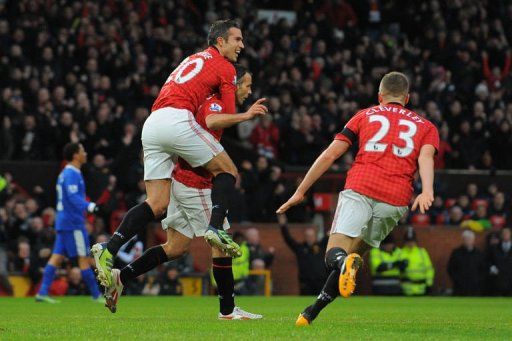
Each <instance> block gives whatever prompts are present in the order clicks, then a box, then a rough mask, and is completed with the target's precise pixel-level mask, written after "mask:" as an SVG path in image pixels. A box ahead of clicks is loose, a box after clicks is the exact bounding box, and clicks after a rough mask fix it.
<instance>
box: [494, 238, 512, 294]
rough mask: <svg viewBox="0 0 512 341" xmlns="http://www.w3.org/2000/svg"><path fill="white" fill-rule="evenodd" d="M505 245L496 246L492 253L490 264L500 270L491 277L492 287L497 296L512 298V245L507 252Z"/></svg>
mask: <svg viewBox="0 0 512 341" xmlns="http://www.w3.org/2000/svg"><path fill="white" fill-rule="evenodd" d="M504 244H505V243H503V242H502V243H500V244H498V245H496V246H494V247H493V248H492V249H491V252H490V264H491V266H492V265H494V266H496V268H497V269H498V273H497V274H496V275H494V276H491V282H492V283H491V286H492V289H493V291H494V293H495V294H497V295H500V296H501V295H503V296H512V245H511V246H509V247H508V250H506V247H505V245H504Z"/></svg>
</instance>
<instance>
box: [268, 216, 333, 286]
mask: <svg viewBox="0 0 512 341" xmlns="http://www.w3.org/2000/svg"><path fill="white" fill-rule="evenodd" d="M277 221H278V223H279V226H280V228H281V234H282V236H283V239H284V241H285V243H286V245H288V247H289V248H290V249H291V250H292V252H293V253H294V254H295V257H296V258H297V265H298V275H299V290H300V295H306V296H310V295H318V293H320V291H321V290H322V286H323V284H324V283H325V280H326V279H327V273H326V271H325V266H324V257H325V249H326V247H327V240H328V237H327V236H324V238H322V239H321V240H318V239H317V234H316V231H315V230H314V229H313V228H308V229H306V230H304V241H303V242H299V241H297V240H296V239H294V238H293V237H292V236H291V234H290V231H289V228H288V219H287V218H286V215H285V214H279V215H277Z"/></svg>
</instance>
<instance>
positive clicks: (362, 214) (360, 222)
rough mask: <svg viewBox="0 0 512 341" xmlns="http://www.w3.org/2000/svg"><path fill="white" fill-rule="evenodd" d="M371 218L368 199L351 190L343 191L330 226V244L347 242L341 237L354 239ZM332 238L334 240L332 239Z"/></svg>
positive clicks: (359, 234)
mask: <svg viewBox="0 0 512 341" xmlns="http://www.w3.org/2000/svg"><path fill="white" fill-rule="evenodd" d="M371 217H372V207H371V203H370V202H369V200H368V198H367V197H365V196H364V195H361V194H359V193H357V192H354V191H352V190H344V191H342V192H341V193H340V195H339V198H338V206H337V208H336V213H335V214H334V218H333V221H332V226H331V238H329V239H330V240H331V239H332V243H334V242H337V243H338V242H342V241H345V240H348V239H347V238H343V237H341V236H336V235H337V234H341V235H343V236H346V237H350V238H356V237H359V236H361V234H362V231H363V229H364V228H365V227H366V225H367V224H368V221H369V220H370V219H371ZM332 237H334V238H332Z"/></svg>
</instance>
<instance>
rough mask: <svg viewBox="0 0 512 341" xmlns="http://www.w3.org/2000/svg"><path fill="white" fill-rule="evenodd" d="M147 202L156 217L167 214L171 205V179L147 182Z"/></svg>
mask: <svg viewBox="0 0 512 341" xmlns="http://www.w3.org/2000/svg"><path fill="white" fill-rule="evenodd" d="M145 184H146V195H147V199H146V202H147V203H148V205H149V207H151V209H152V210H153V213H154V214H155V216H156V217H158V216H161V215H163V214H164V213H165V210H166V208H167V206H168V205H169V193H170V191H171V180H170V179H159V180H156V179H155V180H146V181H145Z"/></svg>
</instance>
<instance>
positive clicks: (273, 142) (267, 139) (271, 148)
mask: <svg viewBox="0 0 512 341" xmlns="http://www.w3.org/2000/svg"><path fill="white" fill-rule="evenodd" d="M272 120H273V119H272V115H265V116H263V118H261V119H260V120H259V121H258V124H257V125H256V126H255V127H254V128H253V130H252V133H251V137H250V141H251V143H252V145H253V146H254V148H255V149H256V151H257V153H258V155H261V156H264V157H266V158H268V159H275V158H277V157H278V146H279V129H278V128H277V126H276V125H275V124H274V123H273V122H272Z"/></svg>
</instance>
